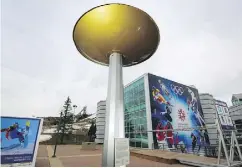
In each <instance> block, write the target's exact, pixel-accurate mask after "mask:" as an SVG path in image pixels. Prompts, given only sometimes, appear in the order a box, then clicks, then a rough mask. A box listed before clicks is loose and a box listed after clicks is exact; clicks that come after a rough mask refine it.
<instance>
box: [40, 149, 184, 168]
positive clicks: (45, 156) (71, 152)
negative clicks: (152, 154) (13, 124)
mask: <svg viewBox="0 0 242 168" xmlns="http://www.w3.org/2000/svg"><path fill="white" fill-rule="evenodd" d="M53 149H54V146H46V145H40V146H39V150H38V156H37V161H36V167H101V163H102V149H101V147H100V146H98V147H97V150H94V151H87V150H86V151H85V150H82V149H81V146H80V145H58V147H57V150H56V156H57V157H56V158H52V155H53ZM127 166H128V167H187V166H184V165H181V164H172V165H171V164H165V163H160V162H156V161H151V160H147V159H142V158H139V157H136V156H131V157H130V164H129V165H127Z"/></svg>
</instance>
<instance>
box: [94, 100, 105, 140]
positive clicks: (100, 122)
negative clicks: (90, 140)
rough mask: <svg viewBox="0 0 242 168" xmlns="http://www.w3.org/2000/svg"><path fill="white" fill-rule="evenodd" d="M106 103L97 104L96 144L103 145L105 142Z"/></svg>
mask: <svg viewBox="0 0 242 168" xmlns="http://www.w3.org/2000/svg"><path fill="white" fill-rule="evenodd" d="M105 115H106V101H100V102H98V103H97V113H96V128H97V131H96V139H95V142H96V143H99V144H102V143H103V141H104V133H105V118H106V116H105Z"/></svg>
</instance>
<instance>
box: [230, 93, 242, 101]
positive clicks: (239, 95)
mask: <svg viewBox="0 0 242 168" xmlns="http://www.w3.org/2000/svg"><path fill="white" fill-rule="evenodd" d="M238 99H242V93H238V94H233V95H232V101H233V100H238Z"/></svg>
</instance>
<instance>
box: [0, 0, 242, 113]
mask: <svg viewBox="0 0 242 168" xmlns="http://www.w3.org/2000/svg"><path fill="white" fill-rule="evenodd" d="M109 2H120V3H126V4H129V5H133V6H135V7H138V8H141V9H143V10H144V11H146V12H147V13H148V14H149V15H151V16H152V17H153V19H154V20H155V21H156V23H157V24H158V26H159V29H160V34H161V42H160V45H159V48H158V50H157V52H156V53H155V54H154V56H153V57H152V58H150V59H149V60H147V61H146V62H144V63H142V64H140V65H137V66H133V67H129V68H124V84H127V83H129V82H130V81H132V80H134V79H135V78H136V77H138V76H141V75H142V74H144V73H147V72H150V73H153V74H155V75H159V76H162V77H165V78H168V79H171V80H174V81H177V82H181V83H183V84H186V85H195V86H196V87H197V88H198V90H199V92H200V93H204V92H206V93H211V94H213V95H214V97H216V98H219V99H221V100H224V101H226V102H227V103H229V104H231V103H230V99H231V95H232V94H233V93H241V92H242V10H241V8H242V1H240V0H213V1H211V0H196V1H194V0H182V1H181V0H132V1H131V0H123V1H105V0H68V1H67V0H34V1H33V0H21V1H20V0H1V3H2V4H1V12H2V13H1V14H2V16H1V33H2V37H1V45H2V46H1V48H2V51H1V112H2V115H8V116H10V115H14V116H16V115H17V116H32V115H35V116H57V115H58V114H59V110H60V108H61V106H62V105H63V103H64V101H65V99H66V98H67V96H70V98H71V100H72V102H73V103H74V104H76V105H77V106H78V109H77V111H79V110H80V108H82V107H83V106H84V105H87V110H88V113H95V112H96V108H97V107H96V105H97V102H98V101H99V100H103V99H106V94H107V78H108V67H104V66H101V65H96V64H94V63H92V62H90V61H88V60H86V59H85V58H83V57H82V56H81V55H80V54H79V53H78V52H77V50H76V48H75V45H74V43H73V40H72V31H73V27H74V25H75V23H76V21H77V19H78V18H79V17H80V16H81V15H82V14H83V13H84V12H86V11H87V10H89V9H91V8H93V7H95V6H97V5H101V4H105V3H109Z"/></svg>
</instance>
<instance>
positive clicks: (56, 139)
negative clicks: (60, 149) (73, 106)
mask: <svg viewBox="0 0 242 168" xmlns="http://www.w3.org/2000/svg"><path fill="white" fill-rule="evenodd" d="M61 122H62V112H61V114H60V122H59V125H58V128H57V135H56V138H55V148H54V153H53V156H52V157H56V155H55V154H56V148H57V144H58V137H59V131H60V125H61Z"/></svg>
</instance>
